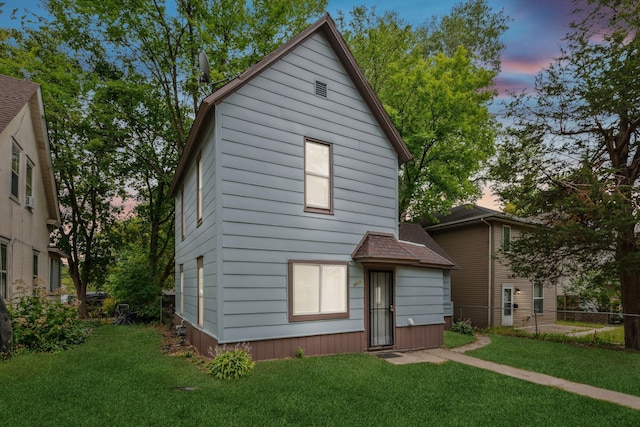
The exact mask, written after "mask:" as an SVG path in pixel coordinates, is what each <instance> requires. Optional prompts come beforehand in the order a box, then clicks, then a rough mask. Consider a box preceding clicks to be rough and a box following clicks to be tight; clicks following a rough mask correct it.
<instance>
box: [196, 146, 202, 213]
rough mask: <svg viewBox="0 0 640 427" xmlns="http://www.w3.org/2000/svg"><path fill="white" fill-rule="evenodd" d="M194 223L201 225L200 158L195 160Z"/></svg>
mask: <svg viewBox="0 0 640 427" xmlns="http://www.w3.org/2000/svg"><path fill="white" fill-rule="evenodd" d="M196 221H197V224H198V225H200V224H201V223H202V156H200V155H199V156H198V158H197V159H196Z"/></svg>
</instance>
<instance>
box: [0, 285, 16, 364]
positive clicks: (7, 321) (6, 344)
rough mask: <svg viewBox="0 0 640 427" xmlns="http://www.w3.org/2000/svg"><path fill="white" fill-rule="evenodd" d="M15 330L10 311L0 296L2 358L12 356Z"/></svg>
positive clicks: (0, 346)
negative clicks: (13, 329) (12, 326)
mask: <svg viewBox="0 0 640 427" xmlns="http://www.w3.org/2000/svg"><path fill="white" fill-rule="evenodd" d="M12 338H13V331H12V328H11V318H10V317H9V311H8V310H7V306H6V305H5V303H4V299H3V298H2V297H0V360H3V359H10V358H11V347H12V341H13V340H12Z"/></svg>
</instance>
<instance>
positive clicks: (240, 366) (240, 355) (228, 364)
mask: <svg viewBox="0 0 640 427" xmlns="http://www.w3.org/2000/svg"><path fill="white" fill-rule="evenodd" d="M250 350H251V347H249V345H248V344H246V343H245V344H236V345H235V346H234V347H233V348H232V349H227V347H226V345H223V346H222V347H220V346H218V347H216V350H215V354H214V357H213V359H212V360H211V362H209V364H208V366H207V373H208V374H209V375H213V376H214V377H215V378H219V379H223V380H235V379H238V378H242V377H244V376H245V375H248V374H249V373H250V372H251V371H252V370H253V367H254V366H255V362H254V361H253V359H252V358H251V353H250Z"/></svg>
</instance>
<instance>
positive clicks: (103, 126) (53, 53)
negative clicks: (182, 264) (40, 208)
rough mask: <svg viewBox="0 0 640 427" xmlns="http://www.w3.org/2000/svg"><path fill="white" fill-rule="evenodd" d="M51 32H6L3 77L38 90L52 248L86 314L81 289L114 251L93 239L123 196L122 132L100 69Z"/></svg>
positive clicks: (46, 28)
mask: <svg viewBox="0 0 640 427" xmlns="http://www.w3.org/2000/svg"><path fill="white" fill-rule="evenodd" d="M61 40H62V37H61V35H60V34H59V33H58V32H57V31H56V29H55V28H53V27H50V26H43V27H41V28H35V29H34V28H30V27H29V26H28V25H25V28H24V29H23V31H20V32H18V31H9V32H7V38H6V40H4V41H3V42H2V44H0V49H1V50H2V52H3V54H2V55H0V58H1V59H0V72H2V73H4V74H9V75H13V76H15V77H18V78H28V79H31V80H33V81H36V82H38V83H40V84H41V86H42V94H43V102H44V105H45V111H46V120H47V128H48V131H49V142H50V148H51V156H52V161H53V162H52V163H53V169H54V175H55V177H56V183H57V189H58V198H59V202H60V205H61V219H62V226H61V227H60V228H59V229H58V231H57V232H56V234H55V238H54V240H55V243H56V244H57V246H58V247H59V248H60V249H62V250H63V251H64V252H66V253H68V254H69V255H70V258H68V264H69V271H70V274H71V277H72V279H73V283H74V287H75V290H76V293H77V295H78V299H79V300H80V303H81V305H80V312H81V314H82V315H83V316H86V315H87V310H86V308H87V307H86V290H87V287H88V286H89V284H90V283H100V282H101V281H102V278H103V277H104V274H105V272H106V265H107V264H108V262H109V258H110V252H111V248H109V247H107V245H105V243H106V242H105V241H104V240H101V239H100V238H99V236H98V234H97V232H98V231H99V230H101V231H102V232H105V231H106V230H108V227H109V226H110V224H111V223H112V222H113V221H114V219H115V214H116V213H117V212H116V209H115V208H114V207H113V206H112V200H113V198H114V197H115V196H116V195H118V194H120V193H119V189H120V188H121V183H120V176H121V175H122V170H120V169H119V168H118V167H117V165H118V164H119V163H120V162H119V156H118V154H119V153H118V151H117V147H118V146H119V145H120V144H119V143H118V142H117V140H118V138H121V134H122V132H121V129H120V128H119V126H118V125H117V124H116V123H114V122H113V120H110V114H109V111H108V109H109V105H110V99H109V98H110V96H111V95H110V88H109V87H108V85H106V84H105V80H106V79H108V78H110V76H106V75H105V73H104V72H105V70H100V69H98V68H95V67H91V68H87V69H83V67H82V66H81V64H80V62H79V60H80V58H72V57H71V56H70V54H69V53H70V52H69V46H68V45H65V44H64V43H61Z"/></svg>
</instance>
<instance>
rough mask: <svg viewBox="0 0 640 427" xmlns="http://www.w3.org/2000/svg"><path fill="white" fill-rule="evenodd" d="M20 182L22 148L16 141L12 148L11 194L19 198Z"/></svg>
mask: <svg viewBox="0 0 640 427" xmlns="http://www.w3.org/2000/svg"><path fill="white" fill-rule="evenodd" d="M19 182H20V148H18V146H17V145H16V144H15V143H14V144H13V147H12V150H11V195H12V196H13V197H15V198H16V199H17V198H18V185H19Z"/></svg>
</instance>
